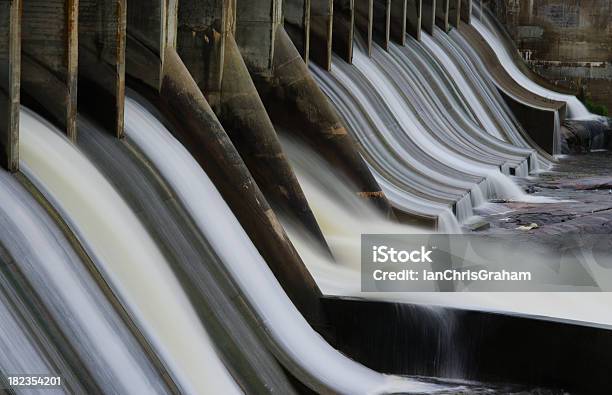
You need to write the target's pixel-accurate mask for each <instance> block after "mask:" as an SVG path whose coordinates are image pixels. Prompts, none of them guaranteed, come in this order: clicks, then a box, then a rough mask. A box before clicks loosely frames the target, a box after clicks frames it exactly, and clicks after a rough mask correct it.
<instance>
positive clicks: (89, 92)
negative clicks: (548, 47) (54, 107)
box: [78, 0, 127, 137]
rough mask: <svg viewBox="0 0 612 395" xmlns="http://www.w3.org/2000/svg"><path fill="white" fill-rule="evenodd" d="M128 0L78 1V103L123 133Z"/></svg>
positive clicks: (114, 130) (107, 125)
mask: <svg viewBox="0 0 612 395" xmlns="http://www.w3.org/2000/svg"><path fill="white" fill-rule="evenodd" d="M126 16H127V4H126V0H102V1H100V0H80V1H79V89H78V91H79V103H80V104H79V105H80V107H81V108H87V109H88V110H89V111H88V113H89V114H92V116H95V117H96V119H97V120H98V121H99V122H101V124H102V125H104V126H105V127H106V128H108V129H109V130H110V131H111V132H112V133H114V134H115V135H116V136H117V137H122V136H123V114H124V97H125V45H126V41H125V34H126Z"/></svg>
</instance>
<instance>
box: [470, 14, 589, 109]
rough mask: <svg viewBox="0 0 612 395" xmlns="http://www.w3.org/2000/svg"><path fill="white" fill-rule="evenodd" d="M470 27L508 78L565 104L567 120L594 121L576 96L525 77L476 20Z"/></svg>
mask: <svg viewBox="0 0 612 395" xmlns="http://www.w3.org/2000/svg"><path fill="white" fill-rule="evenodd" d="M472 25H473V26H474V28H476V30H478V32H479V33H480V34H481V35H482V36H483V38H484V39H485V41H486V42H487V43H488V44H489V46H490V47H491V48H492V49H493V51H494V52H495V54H496V55H497V58H498V59H499V61H500V63H501V64H502V66H503V67H504V69H505V70H506V71H507V72H508V74H510V76H511V77H512V78H513V79H514V80H515V81H516V82H517V83H518V84H520V85H521V86H523V87H524V88H526V89H528V90H530V91H531V92H533V93H536V94H538V95H540V96H543V97H546V98H548V99H551V100H557V101H563V102H566V103H567V108H568V118H571V119H596V118H598V117H597V115H594V114H591V113H590V112H589V110H587V108H586V107H585V105H584V104H582V103H581V102H580V100H578V98H577V97H576V96H571V95H566V94H563V93H559V92H554V91H551V90H549V89H546V88H544V87H542V86H540V85H538V84H536V83H535V82H534V81H532V80H531V79H530V78H529V77H527V76H526V75H525V74H523V72H521V71H520V70H519V68H518V67H517V66H516V64H515V63H514V59H513V57H512V55H511V54H510V53H509V52H508V49H507V48H506V46H505V45H504V44H503V43H502V42H501V39H500V38H499V37H498V36H497V35H496V34H495V33H494V32H493V31H491V30H490V29H489V28H488V27H487V26H485V25H484V24H483V23H482V22H481V21H479V20H478V19H476V18H472Z"/></svg>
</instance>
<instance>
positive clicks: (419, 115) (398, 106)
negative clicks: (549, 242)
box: [311, 39, 544, 221]
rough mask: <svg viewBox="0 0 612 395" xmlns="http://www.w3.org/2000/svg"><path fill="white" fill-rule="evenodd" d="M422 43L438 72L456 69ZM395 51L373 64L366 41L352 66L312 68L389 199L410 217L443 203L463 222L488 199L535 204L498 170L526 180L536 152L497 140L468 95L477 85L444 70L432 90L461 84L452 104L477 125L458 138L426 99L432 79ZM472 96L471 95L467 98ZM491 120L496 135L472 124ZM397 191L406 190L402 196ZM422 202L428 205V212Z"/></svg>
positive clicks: (378, 52) (378, 54) (377, 55)
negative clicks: (417, 72)
mask: <svg viewBox="0 0 612 395" xmlns="http://www.w3.org/2000/svg"><path fill="white" fill-rule="evenodd" d="M424 40H425V39H424ZM430 40H431V39H430ZM358 42H359V40H358ZM423 45H424V47H425V48H426V49H427V50H428V51H429V52H431V53H433V54H434V56H435V55H437V56H438V57H439V59H438V61H439V62H440V64H441V65H442V66H441V67H439V68H438V70H441V69H443V68H444V67H451V66H452V67H454V63H453V61H452V60H451V59H450V58H449V57H448V56H446V55H445V54H442V53H441V52H442V50H441V49H440V47H439V46H438V45H437V44H435V42H433V40H431V41H430V42H429V44H423ZM421 51H424V49H421ZM390 52H391V54H389V53H387V52H385V51H383V50H382V49H381V48H379V47H377V46H374V48H373V54H372V58H371V59H370V58H369V57H367V56H366V55H365V53H364V49H363V44H359V45H357V46H356V49H355V53H354V65H349V64H346V63H344V62H343V61H342V60H340V59H339V58H337V57H334V68H333V69H332V71H331V72H329V73H327V72H325V71H323V70H321V69H319V68H317V66H314V65H313V66H311V69H312V70H313V73H314V75H315V77H316V78H317V80H318V82H319V84H320V85H321V87H322V89H323V90H324V91H325V93H326V94H327V95H328V96H329V97H330V99H331V100H332V102H333V103H334V104H335V105H336V108H337V109H338V111H339V113H340V114H341V115H342V116H343V118H344V119H345V120H346V122H347V124H348V126H349V129H350V130H351V132H352V133H353V134H354V135H355V136H356V137H357V139H358V140H359V141H360V143H361V147H362V149H363V151H364V157H365V158H366V160H367V161H368V163H369V164H370V167H371V168H372V169H373V172H374V174H376V175H377V176H378V177H377V179H378V180H379V182H380V184H381V186H383V188H384V189H385V192H387V193H388V195H389V197H390V198H391V199H392V202H393V203H394V204H395V205H396V206H397V207H400V208H402V209H404V210H405V211H407V212H417V213H419V212H420V213H422V214H424V215H431V214H432V211H435V210H436V208H435V207H436V206H437V207H438V210H442V211H441V212H444V206H446V207H448V206H452V207H454V211H455V214H456V215H457V217H458V219H459V221H465V220H466V219H467V218H469V217H470V216H471V215H472V209H473V207H476V206H479V205H481V204H482V203H484V202H485V201H486V200H487V199H511V200H519V201H520V200H531V199H530V197H528V196H526V195H525V194H524V193H523V192H522V191H521V190H520V189H519V188H518V187H517V186H516V185H515V184H514V183H513V182H512V181H511V180H510V179H509V178H508V177H506V176H504V175H503V174H501V173H500V171H499V169H500V168H501V169H505V170H506V171H507V170H508V167H509V166H512V167H513V168H515V169H517V174H518V175H522V176H526V175H527V174H528V172H529V161H532V163H534V161H533V159H535V158H536V154H535V153H534V151H533V150H532V149H528V148H524V147H513V146H512V144H511V142H510V141H508V140H503V139H501V138H497V137H502V135H501V134H499V133H500V132H499V130H500V124H499V123H497V122H494V121H493V120H492V119H491V118H490V117H489V115H488V114H489V113H488V112H487V110H486V108H485V104H483V103H482V102H481V100H480V99H479V97H478V96H477V95H476V94H475V93H471V92H473V90H472V87H471V86H470V85H469V84H468V83H467V81H466V80H465V79H464V78H463V76H461V75H460V73H459V71H458V69H457V68H456V67H455V68H454V69H453V68H451V70H450V71H448V69H447V70H446V72H448V73H451V78H453V79H448V78H447V79H446V80H444V79H443V78H442V79H441V78H438V80H437V81H438V82H437V84H438V87H435V88H437V89H435V90H434V92H435V91H436V90H437V91H439V90H440V87H439V85H445V84H446V85H447V86H448V84H451V81H454V78H457V79H458V82H457V83H458V84H459V85H458V86H457V87H456V88H454V87H453V88H448V87H445V88H444V89H445V90H446V91H454V92H461V95H458V94H456V95H455V96H461V97H462V98H461V99H457V100H456V101H455V102H454V104H455V105H456V106H457V107H463V109H462V110H461V111H457V113H463V114H462V115H459V114H457V116H459V117H460V118H461V120H462V122H463V123H464V124H468V125H469V124H470V123H471V124H472V134H471V136H469V137H470V138H468V139H466V138H465V137H463V138H461V137H459V134H460V133H462V131H461V130H457V129H455V128H453V127H449V124H452V123H453V122H454V121H453V120H452V119H451V120H449V119H446V120H445V119H442V117H440V116H439V115H437V114H438V113H439V112H440V108H439V106H438V104H437V103H438V102H436V101H435V100H431V99H430V100H427V99H424V97H427V93H425V92H427V91H432V89H430V87H431V85H430V86H427V85H429V84H434V82H430V83H426V82H424V81H425V80H426V78H423V77H422V76H421V75H415V73H414V72H413V71H412V70H411V68H410V66H411V65H413V64H414V62H411V61H410V59H409V56H408V54H407V53H406V52H404V51H403V50H401V49H399V48H395V46H394V44H390ZM414 53H418V52H416V51H415V52H414ZM417 68H419V67H418V66H417ZM420 68H423V66H421V67H420ZM453 70H455V72H453ZM440 73H441V72H440ZM419 77H420V78H419ZM434 81H435V80H434ZM428 88H429V89H428ZM464 91H465V92H464ZM470 93H471V96H464V95H469V94H470ZM493 99H495V100H501V99H500V98H498V97H495V98H493ZM493 99H490V100H493ZM416 103H419V104H416ZM415 106H417V107H415ZM503 111H506V109H504V108H501V109H500V115H499V116H500V117H501V118H502V119H503V117H504V116H506V114H505V113H503ZM423 114H426V115H423ZM470 114H472V116H471V117H470ZM479 114H480V117H479ZM487 121H488V125H489V128H490V130H491V131H493V132H496V133H498V136H495V135H491V136H487V137H483V136H484V132H483V131H482V130H481V129H480V130H479V128H478V127H477V126H476V125H474V123H475V122H479V123H480V124H482V125H487ZM505 126H507V127H508V128H509V127H511V126H509V125H505ZM485 129H486V126H485ZM371 131H375V132H376V133H371ZM493 132H490V133H489V134H493ZM517 133H518V132H517ZM483 147H487V148H486V150H482V151H483V152H485V153H488V155H487V154H482V153H481V154H479V155H476V154H475V152H476V151H478V150H479V149H482V148H483ZM487 151H488V152H487ZM536 162H537V161H536ZM533 167H534V168H535V167H537V166H533ZM534 170H535V169H534ZM399 191H404V198H403V199H402V193H400V192H399ZM409 200H412V202H413V203H412V204H411V203H410V202H409ZM423 201H428V202H429V207H427V204H426V203H422V202H423ZM543 201H544V200H542V202H543ZM432 203H433V205H434V208H433V210H432V208H430V207H431V205H432ZM439 212H440V211H439Z"/></svg>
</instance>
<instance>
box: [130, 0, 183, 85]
mask: <svg viewBox="0 0 612 395" xmlns="http://www.w3.org/2000/svg"><path fill="white" fill-rule="evenodd" d="M126 1H127V18H126V19H127V38H126V41H127V44H126V51H127V56H126V73H127V74H128V75H129V76H130V77H131V78H133V79H134V80H137V81H140V82H141V83H143V84H145V85H147V86H150V87H151V88H153V89H155V90H159V89H160V87H161V79H162V70H163V60H164V59H165V49H166V47H167V46H168V45H170V46H171V47H173V46H174V44H175V40H176V1H177V0H129V1H128V0H126Z"/></svg>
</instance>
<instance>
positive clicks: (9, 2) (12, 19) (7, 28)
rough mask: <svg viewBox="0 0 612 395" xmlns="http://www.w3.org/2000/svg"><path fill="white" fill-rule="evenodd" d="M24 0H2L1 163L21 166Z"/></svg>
mask: <svg viewBox="0 0 612 395" xmlns="http://www.w3.org/2000/svg"><path fill="white" fill-rule="evenodd" d="M20 29H21V0H0V166H2V167H3V168H5V169H7V170H9V171H17V170H18V169H19V90H20V85H19V80H20V69H21V67H20V63H21V39H20V37H21V33H20Z"/></svg>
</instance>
